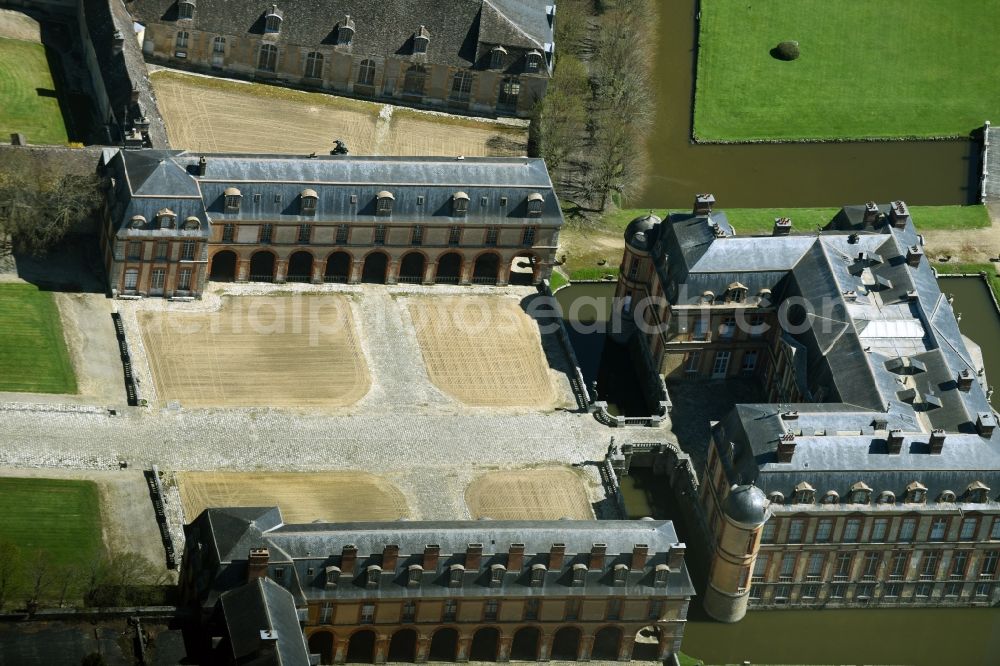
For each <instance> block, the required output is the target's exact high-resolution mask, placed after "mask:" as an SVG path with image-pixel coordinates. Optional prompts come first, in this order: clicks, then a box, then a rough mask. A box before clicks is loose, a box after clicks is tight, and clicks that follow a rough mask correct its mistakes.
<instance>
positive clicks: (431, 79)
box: [129, 0, 556, 117]
mask: <svg viewBox="0 0 1000 666" xmlns="http://www.w3.org/2000/svg"><path fill="white" fill-rule="evenodd" d="M129 9H130V11H131V12H132V15H133V18H134V19H135V21H137V22H138V23H140V24H142V25H143V26H145V32H144V38H143V45H142V50H143V53H144V54H145V55H146V57H147V58H149V59H152V60H154V61H158V62H164V63H167V64H169V65H171V66H178V67H187V68H193V69H199V70H203V71H209V72H217V73H225V74H236V75H239V76H244V77H248V78H253V79H257V80H264V81H271V82H275V83H283V84H291V85H295V86H298V87H303V88H313V89H321V90H329V91H332V92H339V93H346V94H350V95H354V96H357V97H363V98H368V99H375V100H384V101H387V102H395V103H400V102H402V103H406V104H414V105H420V106H431V107H440V108H446V109H448V110H451V111H458V112H463V111H464V112H473V113H485V114H491V115H492V114H500V115H514V116H525V117H526V116H528V115H530V114H531V111H532V109H533V108H534V106H535V104H537V103H538V102H539V101H540V100H541V99H542V97H544V95H545V89H546V86H547V85H548V80H549V78H550V77H551V76H552V66H553V58H554V53H555V43H554V42H555V38H554V27H553V26H554V22H555V13H556V7H555V3H554V2H552V0H408V1H407V2H377V1H373V0H337V1H336V2H329V3H321V2H317V1H316V0H294V1H286V2H277V4H275V2H274V0H267V1H265V2H248V1H247V0H134V2H131V3H129Z"/></svg>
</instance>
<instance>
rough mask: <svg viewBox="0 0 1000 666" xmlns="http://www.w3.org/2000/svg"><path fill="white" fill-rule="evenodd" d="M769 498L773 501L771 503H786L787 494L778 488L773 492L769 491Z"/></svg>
mask: <svg viewBox="0 0 1000 666" xmlns="http://www.w3.org/2000/svg"><path fill="white" fill-rule="evenodd" d="M767 499H768V501H769V502H771V504H784V503H785V495H784V493H781V492H778V491H777V490H775V491H774V492H772V493H768V495H767Z"/></svg>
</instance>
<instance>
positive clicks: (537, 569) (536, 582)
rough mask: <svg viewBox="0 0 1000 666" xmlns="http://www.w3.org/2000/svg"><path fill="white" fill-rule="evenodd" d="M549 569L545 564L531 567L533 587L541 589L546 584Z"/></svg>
mask: <svg viewBox="0 0 1000 666" xmlns="http://www.w3.org/2000/svg"><path fill="white" fill-rule="evenodd" d="M546 571H548V568H547V567H546V566H545V565H544V564H532V565H531V583H530V585H531V587H541V586H542V585H543V584H544V583H545V572H546Z"/></svg>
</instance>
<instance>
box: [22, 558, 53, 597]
mask: <svg viewBox="0 0 1000 666" xmlns="http://www.w3.org/2000/svg"><path fill="white" fill-rule="evenodd" d="M27 574H28V583H29V588H28V599H27V605H28V611H29V612H34V609H35V608H37V607H38V602H39V600H40V599H42V597H43V596H44V595H45V593H46V592H47V591H48V588H49V586H50V585H51V583H52V574H53V566H52V558H51V557H50V556H49V554H48V552H47V551H44V550H38V551H36V552H35V554H34V556H33V557H32V558H31V561H30V562H29V563H28V566H27Z"/></svg>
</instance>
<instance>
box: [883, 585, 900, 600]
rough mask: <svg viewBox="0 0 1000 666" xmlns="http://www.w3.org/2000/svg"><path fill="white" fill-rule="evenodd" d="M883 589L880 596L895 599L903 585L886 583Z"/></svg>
mask: <svg viewBox="0 0 1000 666" xmlns="http://www.w3.org/2000/svg"><path fill="white" fill-rule="evenodd" d="M884 589H885V592H884V593H883V594H882V596H884V597H886V598H887V599H895V598H897V597H899V593H900V592H902V591H903V586H902V585H900V584H899V583H889V584H888V585H886V586H885V588H884Z"/></svg>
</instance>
